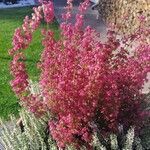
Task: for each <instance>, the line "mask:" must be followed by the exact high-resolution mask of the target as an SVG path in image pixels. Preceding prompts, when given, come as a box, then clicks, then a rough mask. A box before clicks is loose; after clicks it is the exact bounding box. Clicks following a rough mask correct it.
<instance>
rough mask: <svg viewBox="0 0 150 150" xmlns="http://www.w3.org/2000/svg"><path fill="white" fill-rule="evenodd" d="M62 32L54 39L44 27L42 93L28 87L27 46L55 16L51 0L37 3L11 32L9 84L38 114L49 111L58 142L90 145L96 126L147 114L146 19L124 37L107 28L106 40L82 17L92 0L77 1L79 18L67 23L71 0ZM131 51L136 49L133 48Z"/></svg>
mask: <svg viewBox="0 0 150 150" xmlns="http://www.w3.org/2000/svg"><path fill="white" fill-rule="evenodd" d="M67 3H68V5H67V7H66V10H67V11H66V13H64V14H63V15H62V17H63V19H64V22H63V23H61V24H60V30H61V36H60V39H59V40H57V41H56V40H55V39H54V33H53V31H51V29H42V31H41V34H42V35H43V37H44V39H43V41H42V45H43V46H44V50H43V53H42V56H41V60H40V62H41V63H40V64H39V65H38V66H39V68H40V69H41V75H40V79H39V85H40V88H41V94H40V95H33V94H31V93H30V91H29V77H28V74H27V69H26V65H25V61H24V60H25V56H24V54H23V52H24V50H25V49H26V48H27V47H28V46H29V44H30V43H31V41H32V34H33V32H34V31H35V30H36V29H37V28H38V27H39V25H40V22H41V21H42V20H43V19H44V20H45V22H46V23H47V24H49V23H51V22H52V21H53V19H54V7H53V3H52V2H51V1H48V2H44V3H43V4H42V5H41V6H38V7H37V8H34V9H33V10H34V13H33V14H32V18H31V19H30V18H29V17H26V18H25V19H24V23H23V25H22V27H21V28H18V29H16V31H15V34H14V37H13V48H12V49H11V50H10V51H9V52H10V55H12V56H13V61H12V62H11V65H10V68H11V74H12V75H13V77H14V79H13V80H12V81H11V86H12V88H13V90H14V92H15V93H16V95H17V96H18V97H19V98H20V100H21V102H22V103H23V105H24V106H25V107H27V108H28V109H29V110H30V111H31V112H33V113H35V114H36V115H37V116H39V117H42V115H44V114H46V113H47V112H50V113H51V115H52V118H50V120H49V124H48V125H49V130H50V133H51V135H52V137H53V138H54V139H55V140H56V142H57V144H58V146H59V147H61V148H63V147H65V146H66V145H68V144H73V145H74V146H75V147H77V149H80V146H81V145H84V146H86V147H87V149H91V141H92V135H93V133H94V132H95V131H98V132H101V133H102V134H103V135H106V134H109V133H114V132H115V133H118V132H119V126H120V125H122V126H123V128H124V130H127V129H129V127H130V126H136V127H138V126H139V125H140V124H141V123H142V121H143V119H144V116H145V112H144V111H143V109H142V105H141V104H142V103H143V94H142V88H143V85H144V82H145V81H147V74H148V72H150V44H149V38H150V29H149V28H148V27H146V26H144V21H142V23H141V26H140V28H139V29H138V30H137V31H136V32H135V33H134V34H133V35H128V36H124V37H122V38H120V37H119V36H118V35H117V34H116V33H115V31H112V30H108V33H107V40H106V41H105V42H102V41H101V40H100V39H99V33H97V32H96V31H95V30H94V29H93V28H91V27H90V26H87V27H86V28H85V29H84V30H83V29H82V26H83V23H84V15H83V13H84V11H86V9H87V7H88V4H89V0H85V1H84V2H83V3H81V4H80V6H79V13H78V14H77V15H76V23H75V24H71V23H69V19H70V17H71V10H72V7H73V6H72V0H68V2H67ZM131 51H132V53H131Z"/></svg>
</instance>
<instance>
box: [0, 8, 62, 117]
mask: <svg viewBox="0 0 150 150" xmlns="http://www.w3.org/2000/svg"><path fill="white" fill-rule="evenodd" d="M31 13H32V8H31V7H25V8H11V9H0V117H1V118H3V119H8V116H9V115H10V114H15V115H17V114H18V110H19V108H20V106H19V103H18V101H19V100H18V99H17V97H16V96H15V94H14V93H13V91H12V90H11V87H10V85H9V82H10V80H11V79H12V77H11V75H10V73H9V63H10V61H11V57H10V56H9V55H8V50H9V49H10V48H11V47H12V46H11V42H12V36H13V33H14V30H15V28H17V27H19V26H21V25H22V23H23V18H24V17H25V16H26V15H30V14H31ZM42 26H44V24H43V25H42ZM50 28H53V30H55V31H56V38H58V36H59V30H58V23H57V22H54V23H53V24H52V25H51V26H50ZM41 38H42V37H41V35H40V30H37V31H36V33H35V34H34V38H33V39H34V41H33V42H32V44H31V45H30V47H29V48H28V50H27V51H26V56H27V67H28V72H29V75H30V77H31V79H32V80H37V79H38V74H39V71H38V70H37V69H36V63H37V62H38V60H39V58H40V54H41V51H42V46H41V43H40V39H41Z"/></svg>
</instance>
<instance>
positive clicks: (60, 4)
mask: <svg viewBox="0 0 150 150" xmlns="http://www.w3.org/2000/svg"><path fill="white" fill-rule="evenodd" d="M80 1H81V0H75V2H74V8H73V12H72V13H73V18H72V19H71V20H70V22H72V23H74V22H75V15H76V14H77V12H78V5H79V3H80ZM66 2H67V0H54V6H55V16H56V18H57V20H58V21H59V22H62V19H61V14H62V13H63V12H64V6H66ZM92 5H93V3H91V6H92ZM96 16H97V12H96V10H94V11H93V10H92V9H91V7H89V8H88V10H87V11H86V14H85V20H84V27H86V26H87V25H90V26H92V27H93V28H95V29H96V31H98V32H100V33H102V34H104V33H106V32H105V31H106V28H105V25H104V23H103V21H102V20H101V19H96Z"/></svg>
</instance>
